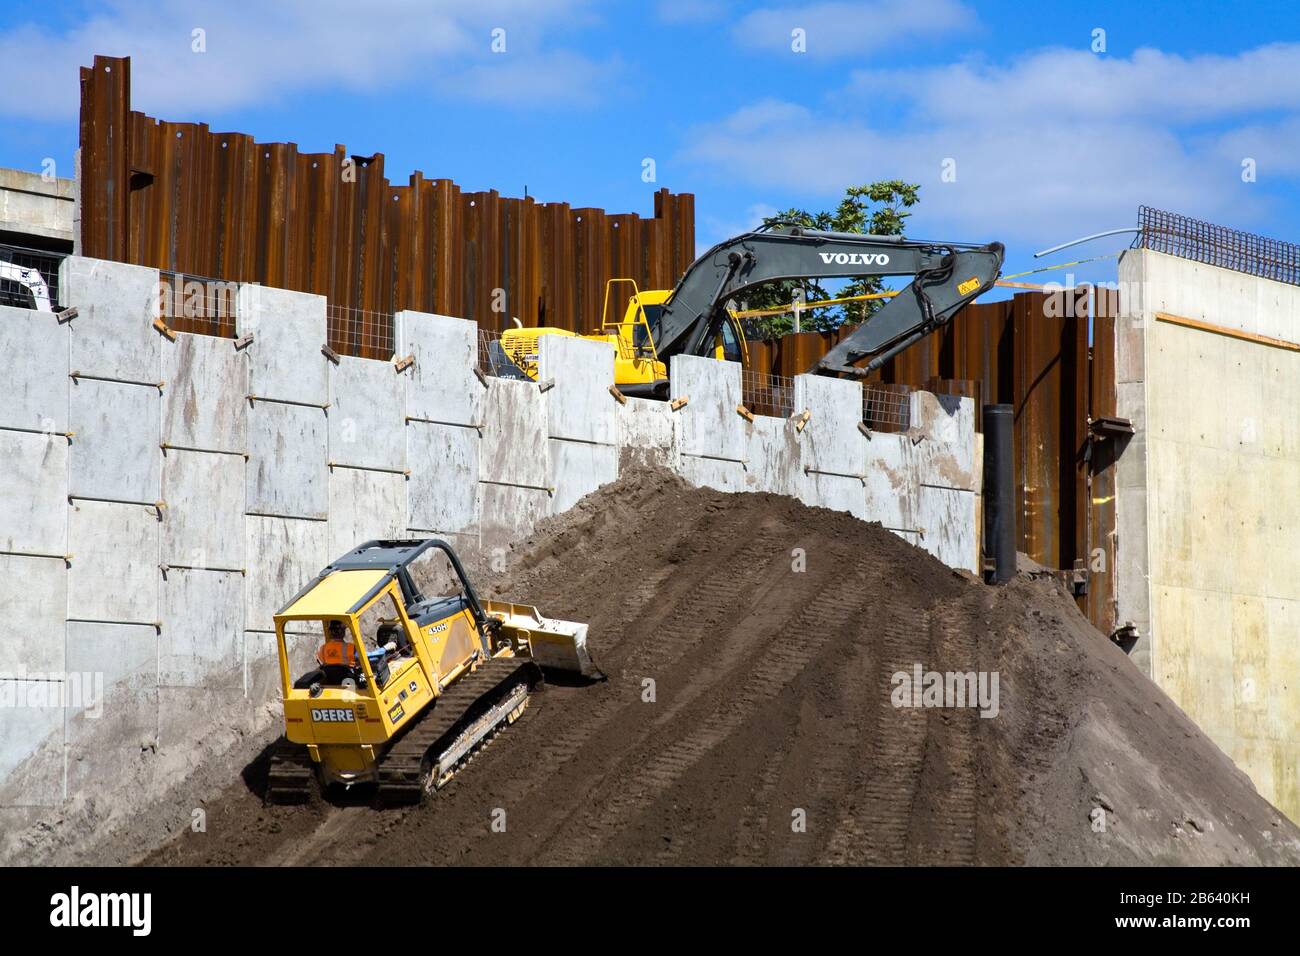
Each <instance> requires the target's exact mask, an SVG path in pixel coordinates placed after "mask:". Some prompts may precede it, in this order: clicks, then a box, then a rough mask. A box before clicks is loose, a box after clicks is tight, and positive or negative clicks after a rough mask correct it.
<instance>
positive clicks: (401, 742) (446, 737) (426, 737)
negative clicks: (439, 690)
mask: <svg viewBox="0 0 1300 956" xmlns="http://www.w3.org/2000/svg"><path fill="white" fill-rule="evenodd" d="M541 680H542V674H541V669H540V668H539V667H538V666H537V664H536V663H534V662H533V661H531V660H528V659H527V658H516V657H507V658H493V659H491V660H488V661H485V662H483V663H482V664H480V665H479V666H478V667H477V668H475V669H474V671H473V672H472V673H470V674H469V675H468V676H467V677H462V678H461V679H460V680H458V681H456V682H455V683H454V684H452V685H451V687H450V688H449V689H448V690H447V691H446V692H445V693H444V694H443V695H442V696H441V697H439V698H438V699H437V700H436V701H435V702H434V704H433V706H432V707H430V708H428V709H427V710H426V711H425V712H424V714H423V715H422V716H421V717H419V718H418V719H417V720H416V722H415V723H414V725H412V726H411V727H408V728H407V730H406V731H405V732H404V733H403V734H402V736H401V737H399V738H398V739H397V741H396V742H395V743H394V744H393V745H392V746H391V747H389V748H388V750H387V752H386V753H385V754H384V755H383V757H382V758H381V759H380V761H379V767H378V775H379V781H378V783H379V786H378V794H379V799H380V801H381V802H382V803H383V804H384V805H386V806H410V805H412V804H417V803H419V802H420V801H421V800H422V799H423V798H424V794H425V792H426V790H427V789H428V788H429V786H430V784H431V783H432V784H437V785H441V784H442V783H445V782H446V780H447V779H449V778H450V777H451V775H452V774H453V773H455V771H456V770H457V769H459V767H460V766H461V765H462V764H463V763H465V762H468V760H469V759H471V758H472V757H473V754H474V752H475V751H476V750H477V749H479V747H480V746H481V745H482V744H483V743H486V742H487V740H490V739H491V736H490V734H491V731H495V730H497V729H499V728H500V725H501V724H504V723H505V722H506V721H507V720H513V718H514V716H515V715H516V711H515V710H514V709H512V710H511V712H510V713H503V714H501V716H500V720H499V721H498V722H497V723H496V724H495V725H494V726H493V727H492V728H491V730H490V731H489V735H488V736H486V737H485V738H483V740H482V741H480V742H479V743H477V744H476V745H475V746H473V747H471V748H470V749H469V750H468V751H467V752H466V753H465V754H464V755H462V756H461V757H459V759H458V760H457V761H456V763H455V765H454V766H452V767H451V768H449V769H447V768H445V769H444V770H443V772H442V773H441V774H440V775H439V779H438V780H436V781H431V780H430V779H429V777H430V774H431V773H432V772H433V768H432V766H431V762H430V761H431V752H432V751H433V750H434V749H435V748H437V747H439V746H445V745H447V744H450V743H451V742H452V741H453V740H455V738H456V737H457V736H459V734H460V733H461V732H463V731H464V730H465V729H466V727H467V726H468V725H470V724H472V723H473V722H474V721H475V720H476V718H478V717H480V716H482V715H484V714H485V713H486V712H487V711H488V710H489V709H490V708H491V707H492V706H493V705H494V704H496V703H498V702H499V701H498V697H499V696H501V695H503V694H506V693H509V692H510V691H511V690H512V689H514V688H515V687H517V686H518V685H519V684H520V683H521V682H522V683H523V684H525V685H526V687H527V689H528V690H529V691H530V692H531V691H532V690H534V689H536V688H537V686H538V685H540V684H541Z"/></svg>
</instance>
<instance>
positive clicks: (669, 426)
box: [615, 398, 678, 468]
mask: <svg viewBox="0 0 1300 956" xmlns="http://www.w3.org/2000/svg"><path fill="white" fill-rule="evenodd" d="M677 415H678V413H677V412H674V411H673V410H672V408H671V407H670V406H669V405H668V403H667V402H659V401H655V400H654V399H650V398H629V399H628V400H627V402H626V403H625V404H622V405H618V406H617V408H616V410H615V419H616V421H617V423H618V447H619V460H620V462H621V463H622V464H623V465H624V466H628V465H638V464H639V465H658V466H660V467H663V468H675V466H676V461H677V421H678V418H677Z"/></svg>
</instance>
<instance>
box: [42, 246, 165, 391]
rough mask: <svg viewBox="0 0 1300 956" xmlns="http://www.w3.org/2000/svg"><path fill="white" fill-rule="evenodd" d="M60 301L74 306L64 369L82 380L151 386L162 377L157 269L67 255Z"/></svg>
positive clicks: (61, 282)
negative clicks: (156, 326)
mask: <svg viewBox="0 0 1300 956" xmlns="http://www.w3.org/2000/svg"><path fill="white" fill-rule="evenodd" d="M59 296H60V298H61V301H62V304H63V305H64V306H75V307H76V309H77V317H76V318H75V319H73V320H72V321H71V322H70V323H69V326H70V328H71V330H72V331H71V344H70V352H69V364H70V365H71V366H72V370H73V371H74V372H77V373H79V374H81V375H91V376H97V377H99V378H111V379H117V380H119V381H124V382H138V383H141V384H150V385H156V384H157V383H158V382H159V381H161V378H162V370H161V361H162V357H161V344H162V341H163V337H162V336H161V335H160V334H159V333H158V331H157V330H156V329H154V327H153V322H154V320H155V319H156V318H158V299H159V289H158V270H157V269H146V268H144V267H143V266H129V265H125V264H123V263H120V262H103V261H100V260H98V259H82V258H80V257H77V256H69V257H68V258H66V259H64V260H63V262H62V263H61V264H60V266H59Z"/></svg>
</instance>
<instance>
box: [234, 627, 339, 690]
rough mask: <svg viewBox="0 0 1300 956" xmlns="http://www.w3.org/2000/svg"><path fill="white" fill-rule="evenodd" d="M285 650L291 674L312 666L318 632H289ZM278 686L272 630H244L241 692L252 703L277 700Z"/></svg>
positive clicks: (294, 674)
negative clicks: (295, 633)
mask: <svg viewBox="0 0 1300 956" xmlns="http://www.w3.org/2000/svg"><path fill="white" fill-rule="evenodd" d="M286 643H287V645H288V651H289V672H290V673H291V674H292V675H293V676H294V677H295V678H297V677H301V676H302V675H303V674H305V673H307V672H308V671H309V670H312V669H313V668H314V667H315V666H316V663H315V654H316V648H317V647H318V646H319V645H320V638H319V636H308V635H306V634H302V635H294V634H290V635H289V636H288V640H287V642H286ZM281 694H282V691H281V688H280V652H279V649H278V648H277V647H276V637H275V634H268V633H267V632H265V631H245V632H244V696H245V697H246V698H247V699H248V700H249V701H252V702H253V703H254V704H263V703H271V702H277V703H278V702H279V701H280V700H281Z"/></svg>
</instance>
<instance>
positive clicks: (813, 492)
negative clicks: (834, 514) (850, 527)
mask: <svg viewBox="0 0 1300 956" xmlns="http://www.w3.org/2000/svg"><path fill="white" fill-rule="evenodd" d="M800 500H802V501H803V502H804V504H806V505H808V506H810V507H813V508H829V509H830V510H831V511H847V512H848V513H849V514H851V515H853V517H855V518H863V519H865V518H866V516H867V493H866V489H865V488H864V487H863V484H862V479H861V478H850V477H845V476H843V475H830V474H825V473H818V472H813V473H811V474H809V475H807V476H806V477H805V479H804V483H803V496H802V497H801V499H800Z"/></svg>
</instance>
